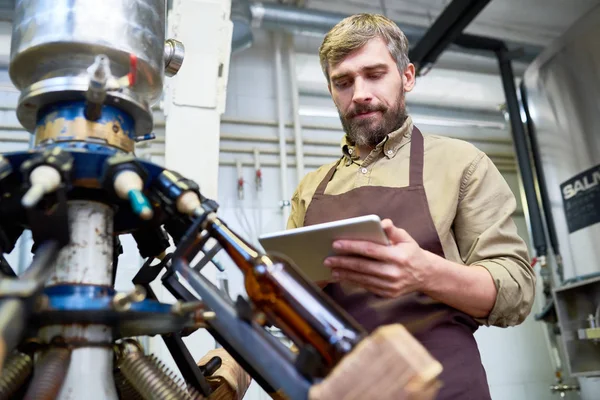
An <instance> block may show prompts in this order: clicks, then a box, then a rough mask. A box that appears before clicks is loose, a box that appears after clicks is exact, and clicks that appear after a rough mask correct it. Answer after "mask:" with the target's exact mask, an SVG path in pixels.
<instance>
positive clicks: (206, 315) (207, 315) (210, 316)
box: [202, 311, 217, 321]
mask: <svg viewBox="0 0 600 400" xmlns="http://www.w3.org/2000/svg"><path fill="white" fill-rule="evenodd" d="M215 318H217V314H216V313H215V312H214V311H204V312H203V313H202V319H203V320H205V321H212V320H214V319H215Z"/></svg>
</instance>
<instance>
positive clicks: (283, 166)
mask: <svg viewBox="0 0 600 400" xmlns="http://www.w3.org/2000/svg"><path fill="white" fill-rule="evenodd" d="M273 39H274V46H275V88H276V91H277V94H276V96H277V135H278V138H279V161H280V162H279V164H280V165H279V182H280V185H281V200H282V202H283V203H282V204H283V207H282V212H283V225H284V228H285V226H286V225H287V220H288V219H289V216H290V208H289V207H288V206H287V205H286V204H287V203H285V200H286V199H287V198H288V185H287V182H288V176H287V165H288V161H287V151H286V146H285V144H286V137H285V122H284V116H283V68H282V63H281V34H279V33H274V34H273Z"/></svg>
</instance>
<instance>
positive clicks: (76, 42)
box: [9, 0, 166, 133]
mask: <svg viewBox="0 0 600 400" xmlns="http://www.w3.org/2000/svg"><path fill="white" fill-rule="evenodd" d="M165 14H166V5H165V0H102V1H90V0H19V1H17V2H16V8H15V17H14V22H13V32H12V43H11V61H10V67H9V73H10V77H11V80H12V81H13V83H14V84H15V86H16V87H17V88H19V89H20V90H21V92H22V97H21V101H20V104H19V109H18V111H17V113H18V116H19V119H20V121H21V123H22V124H23V125H24V126H25V128H26V129H28V130H31V129H32V128H33V127H34V125H35V114H36V112H37V110H39V108H40V107H42V106H43V105H44V104H47V103H49V102H52V101H56V99H57V97H60V96H62V98H65V96H67V97H68V95H66V94H65V93H70V95H71V96H72V97H77V94H81V93H83V92H85V90H86V89H87V86H88V80H87V71H86V70H87V68H88V67H89V66H90V65H92V64H93V62H94V58H95V57H96V56H97V55H99V54H104V55H106V56H107V57H108V58H109V60H110V68H111V72H112V74H113V75H115V76H117V77H118V76H123V75H126V74H127V73H128V71H129V67H130V54H134V55H135V56H136V57H137V59H138V66H137V82H136V84H135V85H134V87H132V88H128V89H126V90H123V91H122V92H121V93H109V97H110V99H109V102H110V101H112V102H114V101H115V99H118V100H117V101H116V102H117V103H119V104H121V105H122V106H123V107H124V108H126V109H127V111H129V112H131V113H132V115H133V117H134V119H135V120H136V123H137V124H141V125H140V126H138V129H136V130H137V131H139V132H140V133H147V132H148V131H149V130H151V129H152V126H151V121H152V119H151V113H150V109H149V104H151V103H153V102H155V101H156V100H157V99H158V98H159V97H160V96H161V93H162V90H163V79H164V68H165V65H164V64H165V62H164V61H165V52H164V49H165V44H164V43H165ZM148 119H150V120H149V121H148ZM148 122H150V126H148ZM144 131H146V132H144Z"/></svg>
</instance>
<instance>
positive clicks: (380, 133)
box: [338, 89, 407, 147]
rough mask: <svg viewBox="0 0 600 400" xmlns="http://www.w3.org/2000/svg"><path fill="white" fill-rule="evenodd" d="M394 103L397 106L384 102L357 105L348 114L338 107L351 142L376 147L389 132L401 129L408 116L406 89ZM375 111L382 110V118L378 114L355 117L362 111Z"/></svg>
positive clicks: (356, 144)
mask: <svg viewBox="0 0 600 400" xmlns="http://www.w3.org/2000/svg"><path fill="white" fill-rule="evenodd" d="M394 104H395V107H393V108H388V107H386V106H384V105H383V104H380V105H377V106H374V105H369V104H367V105H357V106H355V107H354V108H353V109H352V110H350V111H349V112H348V113H347V114H346V115H342V113H341V112H340V111H339V109H338V113H339V114H340V120H341V121H342V127H343V128H344V131H345V132H346V135H347V137H348V140H349V141H350V143H352V144H353V145H355V146H369V147H375V146H377V144H379V143H380V142H381V141H382V140H383V139H384V138H385V137H386V136H387V135H388V134H389V133H391V132H394V131H395V130H398V129H400V127H401V126H402V124H404V121H405V120H406V117H407V115H406V106H405V103H404V89H402V90H401V92H400V93H399V94H398V98H397V99H396V102H395V103H394ZM373 111H378V112H380V113H381V118H378V116H377V115H373V116H369V117H366V118H361V119H356V118H353V117H354V116H356V115H358V114H360V113H366V112H373Z"/></svg>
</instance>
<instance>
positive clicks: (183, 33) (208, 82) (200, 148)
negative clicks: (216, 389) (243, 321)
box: [150, 0, 233, 370]
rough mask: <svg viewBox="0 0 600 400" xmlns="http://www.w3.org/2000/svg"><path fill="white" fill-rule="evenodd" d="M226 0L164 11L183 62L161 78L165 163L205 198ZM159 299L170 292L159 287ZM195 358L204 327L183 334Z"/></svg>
mask: <svg viewBox="0 0 600 400" xmlns="http://www.w3.org/2000/svg"><path fill="white" fill-rule="evenodd" d="M230 9H231V0H175V1H173V10H172V11H171V12H170V15H169V16H168V23H169V27H168V32H169V33H168V36H167V37H171V38H174V39H177V40H179V41H181V42H182V43H183V44H184V46H185V58H184V61H183V65H182V67H181V69H180V70H179V72H178V73H177V75H176V76H174V77H172V78H167V79H166V91H165V107H164V108H165V122H166V126H165V167H166V168H168V169H170V170H173V171H176V172H179V173H180V174H182V175H183V176H185V177H186V178H188V179H192V180H193V181H195V182H196V183H198V184H199V185H200V190H201V192H202V194H204V195H205V196H206V197H208V198H212V199H216V198H217V183H218V172H219V136H220V119H221V114H222V113H223V112H224V111H225V91H226V88H227V77H228V75H229V60H230V54H231V35H232V31H233V24H232V22H231V21H230V19H229V15H230ZM205 270H206V271H203V272H204V274H205V275H206V276H207V277H208V278H209V279H211V280H212V281H213V282H216V270H215V268H211V267H210V266H207V267H206V268H205ZM157 296H158V297H159V299H160V300H161V301H170V300H169V299H171V300H172V297H170V296H169V294H168V292H167V291H166V290H164V289H162V288H160V289H158V290H157ZM184 340H185V342H186V344H187V345H188V348H189V349H190V351H191V353H192V355H193V356H194V358H195V359H196V360H199V359H200V358H201V357H202V356H203V355H204V354H205V353H206V352H208V351H209V350H211V349H213V348H215V341H214V339H213V338H212V336H210V335H209V334H208V333H207V332H206V331H205V330H200V331H198V332H195V333H194V334H192V335H191V336H190V337H187V338H185V339H184ZM150 351H152V352H153V353H154V354H156V355H157V356H158V357H160V358H161V359H163V360H164V361H165V363H166V364H167V366H169V367H171V368H172V369H173V370H175V365H174V363H173V362H172V359H171V358H170V357H169V356H168V355H169V353H168V350H167V349H166V347H165V346H164V344H163V343H162V340H161V339H160V338H152V339H151V341H150Z"/></svg>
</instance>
